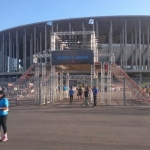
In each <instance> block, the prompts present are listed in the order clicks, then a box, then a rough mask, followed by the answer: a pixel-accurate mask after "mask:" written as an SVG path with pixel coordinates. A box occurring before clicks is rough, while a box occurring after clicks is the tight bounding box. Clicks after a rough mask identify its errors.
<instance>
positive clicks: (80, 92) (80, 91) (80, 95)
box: [78, 86, 83, 99]
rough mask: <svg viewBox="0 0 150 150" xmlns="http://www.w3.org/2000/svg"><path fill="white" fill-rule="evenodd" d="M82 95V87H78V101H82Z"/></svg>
mask: <svg viewBox="0 0 150 150" xmlns="http://www.w3.org/2000/svg"><path fill="white" fill-rule="evenodd" d="M82 93H83V90H82V87H81V86H80V87H79V89H78V94H79V97H80V99H82Z"/></svg>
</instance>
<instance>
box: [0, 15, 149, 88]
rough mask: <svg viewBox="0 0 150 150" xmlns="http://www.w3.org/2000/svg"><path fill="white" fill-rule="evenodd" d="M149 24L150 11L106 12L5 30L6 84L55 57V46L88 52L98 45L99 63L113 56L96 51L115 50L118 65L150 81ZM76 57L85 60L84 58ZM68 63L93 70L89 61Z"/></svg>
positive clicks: (1, 40)
mask: <svg viewBox="0 0 150 150" xmlns="http://www.w3.org/2000/svg"><path fill="white" fill-rule="evenodd" d="M149 25H150V17H149V16H107V17H101V16H100V17H85V18H73V19H61V20H48V21H44V22H38V23H33V24H28V25H22V26H17V27H13V28H10V29H6V30H3V31H0V52H1V55H0V57H1V59H0V61H1V63H0V65H1V66H0V82H1V85H4V86H6V85H8V84H10V85H11V83H12V84H13V83H14V82H16V81H17V79H18V78H19V77H21V76H22V75H23V74H24V73H25V72H26V71H27V70H28V69H29V68H30V67H31V66H32V65H33V63H37V64H39V63H41V64H43V63H44V64H49V63H51V60H52V59H53V58H52V57H51V56H52V55H51V51H53V50H55V51H62V50H64V51H65V52H66V53H67V51H68V52H70V51H78V53H80V52H81V53H84V52H83V50H92V49H95V53H94V63H95V64H100V63H104V62H110V61H111V60H110V57H97V56H96V55H98V54H110V55H111V56H112V55H113V56H115V63H116V64H117V66H119V68H121V69H122V70H123V71H124V72H125V73H126V74H127V75H128V76H129V77H130V78H132V79H133V80H134V81H135V82H136V83H137V84H140V85H142V84H143V85H144V86H145V85H148V84H149V83H148V81H149V79H150V48H149V40H150V39H149V35H150V31H149ZM53 35H55V36H53ZM86 52H87V51H86ZM60 54H61V53H60ZM89 55H90V54H89ZM107 56H108V55H107ZM67 58H69V57H67ZM84 58H87V56H86V57H85V56H84ZM55 63H56V64H55V65H57V68H56V69H58V70H59V69H60V68H61V69H62V68H63V65H64V64H61V66H60V64H57V62H55ZM69 63H70V62H69ZM74 63H78V64H80V62H79V61H78V62H74ZM86 63H88V61H87V62H86ZM81 64H82V62H81ZM83 64H84V63H83ZM47 68H48V67H47ZM50 68H51V67H50ZM64 68H67V70H69V73H71V72H72V73H79V72H82V73H84V74H85V75H88V74H89V68H88V66H83V67H81V68H76V67H71V66H64ZM29 70H30V69H29ZM35 70H36V69H35ZM50 70H51V71H52V69H50ZM72 70H74V71H72ZM90 72H91V71H90Z"/></svg>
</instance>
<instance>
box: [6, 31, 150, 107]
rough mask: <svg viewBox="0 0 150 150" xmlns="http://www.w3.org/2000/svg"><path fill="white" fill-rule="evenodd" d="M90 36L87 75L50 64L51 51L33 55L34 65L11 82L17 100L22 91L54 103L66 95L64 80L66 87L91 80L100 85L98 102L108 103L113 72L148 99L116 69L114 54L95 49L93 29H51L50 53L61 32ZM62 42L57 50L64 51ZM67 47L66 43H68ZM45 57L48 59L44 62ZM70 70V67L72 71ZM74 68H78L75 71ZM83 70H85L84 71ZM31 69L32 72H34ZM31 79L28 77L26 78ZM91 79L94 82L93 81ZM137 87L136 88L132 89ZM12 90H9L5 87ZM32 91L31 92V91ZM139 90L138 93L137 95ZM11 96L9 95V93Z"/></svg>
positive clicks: (44, 101) (133, 90)
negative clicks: (41, 60)
mask: <svg viewBox="0 0 150 150" xmlns="http://www.w3.org/2000/svg"><path fill="white" fill-rule="evenodd" d="M87 34H90V35H91V42H90V44H91V45H90V46H91V50H93V53H94V64H93V65H90V70H89V73H90V75H75V74H74V75H71V74H69V70H65V69H61V68H62V67H58V66H54V65H52V63H51V61H52V55H51V53H50V54H46V53H45V54H34V56H33V62H34V64H33V65H32V66H31V67H30V68H29V69H28V70H27V71H26V72H25V73H24V74H23V75H22V76H21V77H20V78H19V79H18V81H17V82H16V83H15V84H14V86H13V88H14V87H15V86H16V88H17V92H16V97H15V98H16V100H18V99H19V94H20V93H21V94H23V93H24V95H26V96H28V97H30V98H31V95H34V96H33V97H34V99H35V102H36V103H37V104H39V105H42V104H47V103H54V102H55V101H57V100H62V99H64V98H67V97H68V92H69V88H68V89H67V91H65V92H64V91H63V85H64V81H65V84H66V86H67V87H69V80H77V81H90V83H91V87H93V86H97V87H100V94H101V95H100V101H101V103H104V102H105V100H106V102H107V104H111V93H112V89H111V86H112V85H111V82H112V74H113V75H114V76H115V77H116V78H117V79H118V80H119V81H120V82H123V79H122V78H125V79H127V81H126V84H127V86H128V88H129V89H131V91H132V93H133V94H134V95H135V96H137V97H138V98H141V99H143V100H146V99H149V96H147V95H145V94H143V93H142V89H141V88H140V87H138V86H137V85H136V84H135V83H134V82H133V81H131V80H130V78H129V77H128V76H127V75H126V73H125V72H123V70H121V69H120V68H118V66H117V65H116V64H115V56H114V54H111V53H98V48H97V45H96V42H95V41H96V39H95V32H94V31H70V32H53V33H51V45H50V48H51V49H50V52H52V51H55V50H56V40H57V39H59V40H61V37H59V36H63V35H87ZM63 45H64V43H63V44H62V46H60V50H63ZM68 48H69V46H68ZM99 57H110V59H109V60H110V62H109V63H108V62H104V63H102V62H98V60H99V59H98V58H99ZM39 58H45V63H38V61H37V59H39ZM47 58H49V59H50V62H47V61H46V60H47ZM97 63H98V64H100V66H101V69H100V74H101V81H100V85H99V82H98V71H97V70H96V65H95V64H97ZM33 69H34V71H33ZM72 71H73V70H72ZM76 71H77V70H76ZM83 71H84V70H83ZM31 72H32V73H31ZM33 72H34V73H33ZM29 74H32V75H30V78H29V79H28V80H27V77H28V76H29ZM94 80H95V81H96V82H95V83H94ZM131 83H132V85H133V86H132V85H131ZM135 87H136V88H135ZM9 91H11V89H9V90H8V93H9ZM33 93H34V94H33ZM139 93H140V94H139ZM10 96H11V94H10Z"/></svg>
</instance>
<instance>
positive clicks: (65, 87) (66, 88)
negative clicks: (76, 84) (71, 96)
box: [63, 85, 68, 98]
mask: <svg viewBox="0 0 150 150" xmlns="http://www.w3.org/2000/svg"><path fill="white" fill-rule="evenodd" d="M63 93H64V98H67V93H68V87H67V86H66V85H64V86H63Z"/></svg>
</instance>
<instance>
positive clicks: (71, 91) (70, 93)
mask: <svg viewBox="0 0 150 150" xmlns="http://www.w3.org/2000/svg"><path fill="white" fill-rule="evenodd" d="M73 94H74V91H73V90H72V87H71V88H70V90H69V95H70V103H71V104H72V102H73Z"/></svg>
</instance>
